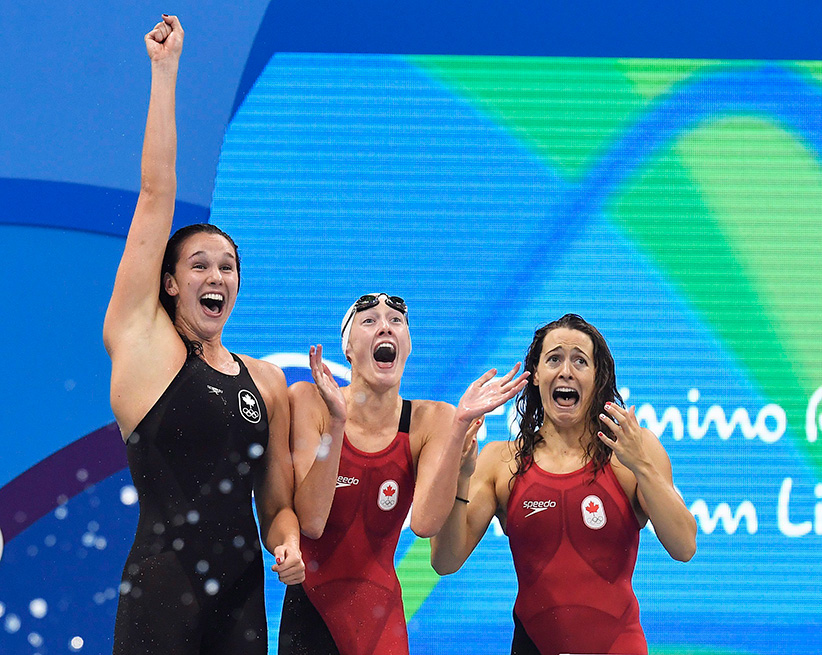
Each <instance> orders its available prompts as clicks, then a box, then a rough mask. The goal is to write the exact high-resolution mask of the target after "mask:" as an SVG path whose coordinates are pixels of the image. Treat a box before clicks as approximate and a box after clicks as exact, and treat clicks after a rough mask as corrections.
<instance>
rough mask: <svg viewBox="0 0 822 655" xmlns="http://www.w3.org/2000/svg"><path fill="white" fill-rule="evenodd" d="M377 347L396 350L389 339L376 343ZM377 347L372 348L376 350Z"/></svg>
mask: <svg viewBox="0 0 822 655" xmlns="http://www.w3.org/2000/svg"><path fill="white" fill-rule="evenodd" d="M377 348H390V349H391V350H396V348H394V344H393V343H391V342H390V341H383V342H382V343H378V344H377ZM377 348H375V349H374V350H376V349H377Z"/></svg>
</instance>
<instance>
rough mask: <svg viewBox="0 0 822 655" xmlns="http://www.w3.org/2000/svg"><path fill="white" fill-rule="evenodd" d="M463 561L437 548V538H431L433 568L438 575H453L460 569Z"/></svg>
mask: <svg viewBox="0 0 822 655" xmlns="http://www.w3.org/2000/svg"><path fill="white" fill-rule="evenodd" d="M460 566H462V562H460V561H459V560H457V559H456V558H454V557H452V556H450V554H449V553H447V552H443V550H442V549H440V548H437V544H436V540H434V539H432V540H431V568H432V569H434V570H435V571H436V572H437V575H451V574H452V573H456V572H457V571H459V570H460Z"/></svg>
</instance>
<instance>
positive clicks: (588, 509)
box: [585, 500, 599, 514]
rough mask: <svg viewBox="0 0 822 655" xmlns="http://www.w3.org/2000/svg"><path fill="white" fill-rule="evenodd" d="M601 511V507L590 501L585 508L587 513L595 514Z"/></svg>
mask: <svg viewBox="0 0 822 655" xmlns="http://www.w3.org/2000/svg"><path fill="white" fill-rule="evenodd" d="M598 509H599V505H597V504H596V503H595V502H594V501H593V500H589V501H588V505H587V506H586V507H585V511H586V512H590V513H591V514H593V513H594V512H596V511H597V510H598Z"/></svg>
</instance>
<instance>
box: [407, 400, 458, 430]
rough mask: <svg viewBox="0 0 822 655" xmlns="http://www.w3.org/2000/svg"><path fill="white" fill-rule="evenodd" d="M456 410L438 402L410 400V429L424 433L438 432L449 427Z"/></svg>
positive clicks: (447, 404) (451, 406)
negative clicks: (420, 430) (418, 429)
mask: <svg viewBox="0 0 822 655" xmlns="http://www.w3.org/2000/svg"><path fill="white" fill-rule="evenodd" d="M455 412H456V408H455V407H454V406H453V405H451V404H449V403H445V402H441V401H439V400H412V401H411V427H412V429H417V428H421V429H423V430H425V431H438V430H441V429H442V428H443V427H444V426H450V425H451V421H452V420H453V418H454V413H455Z"/></svg>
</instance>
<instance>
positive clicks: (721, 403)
mask: <svg viewBox="0 0 822 655" xmlns="http://www.w3.org/2000/svg"><path fill="white" fill-rule="evenodd" d="M821 74H822V66H820V65H818V64H809V63H801V62H781V63H772V62H771V63H769V62H756V61H736V62H730V61H706V60H649V59H631V60H623V59H566V58H521V57H507V58H506V57H457V56H450V57H445V56H444V57H436V56H420V57H409V56H403V57H400V56H377V55H363V56H356V55H321V54H316V55H307V54H277V55H275V56H274V57H273V58H272V59H271V60H270V62H269V63H268V66H267V67H266V68H265V70H264V71H263V73H262V74H261V75H260V77H259V78H258V80H257V83H256V85H255V86H254V88H253V89H252V90H251V92H250V93H249V94H248V95H247V97H246V99H245V102H244V104H243V105H242V107H241V108H240V109H239V111H238V112H237V113H236V115H235V117H234V120H233V122H232V124H231V125H230V126H229V128H228V130H227V133H226V138H225V142H224V145H223V148H222V152H221V156H220V163H219V167H218V171H217V180H216V185H215V191H214V199H213V203H212V221H213V222H215V223H216V224H218V225H220V226H221V227H223V228H224V229H226V230H227V231H228V232H229V233H231V234H232V235H234V236H235V237H236V238H237V239H238V241H239V243H240V244H241V247H242V257H243V271H244V279H245V280H247V285H246V282H245V281H244V285H246V286H244V290H243V294H244V300H243V301H242V303H241V304H239V305H238V307H237V309H236V311H235V315H234V316H233V318H232V321H231V322H230V323H229V327H228V330H227V334H228V338H229V340H230V341H231V342H232V343H236V344H237V347H238V348H239V350H241V351H245V352H249V353H251V354H254V355H256V356H260V357H270V358H271V359H272V360H273V361H278V362H279V363H280V364H281V365H283V366H284V367H286V370H287V373H288V375H289V379H290V380H292V381H293V380H295V379H301V378H305V377H306V368H305V363H304V360H305V356H306V353H307V350H308V346H309V344H312V343H323V344H324V347H325V352H326V356H327V358H328V359H330V360H331V361H332V362H335V363H336V364H338V365H340V366H341V367H342V365H343V364H344V363H345V361H344V358H343V356H342V353H341V351H340V346H339V322H340V319H341V317H342V315H343V313H344V312H345V309H346V308H347V307H348V305H349V304H350V303H351V301H352V300H353V299H354V298H356V297H358V296H359V295H360V294H362V293H365V292H371V291H386V292H389V293H391V294H397V295H401V296H403V297H404V298H406V299H407V301H408V303H409V308H410V323H411V330H412V337H413V343H414V350H413V353H412V355H411V358H410V360H409V363H408V367H407V369H406V374H405V378H404V381H403V387H402V394H403V395H404V396H405V397H409V398H434V399H442V400H447V401H450V402H453V403H455V402H456V401H457V400H458V399H459V397H460V395H461V393H462V391H463V390H464V388H465V387H466V386H467V385H468V384H469V383H470V382H471V381H472V380H473V379H475V378H476V377H477V376H478V375H479V374H480V373H482V372H484V371H485V370H486V369H488V368H490V367H492V366H493V367H498V368H499V369H501V370H502V369H507V367H510V366H511V365H512V364H513V363H514V362H516V361H519V360H521V359H522V358H523V356H524V353H525V349H526V348H527V346H528V344H529V343H530V340H531V337H532V335H533V332H534V329H535V328H536V327H538V326H540V325H543V324H545V323H546V322H548V321H550V320H553V319H556V318H558V317H559V316H560V315H562V314H564V313H566V312H577V313H579V314H581V315H582V316H584V317H585V318H586V319H588V320H589V321H590V322H592V323H594V324H595V325H597V326H598V327H599V328H600V330H601V331H602V332H603V334H604V335H605V337H606V339H607V340H608V342H609V344H610V346H611V348H612V350H613V353H614V356H615V359H616V362H617V382H618V384H619V386H620V388H621V390H622V395H623V397H624V398H626V399H627V402H628V404H629V405H636V407H637V411H638V414H639V416H640V419H641V420H642V422H643V424H644V425H646V426H647V427H649V428H650V429H651V430H653V431H654V432H656V433H657V434H658V435H659V437H660V439H661V441H662V443H663V444H664V446H665V448H666V450H667V451H668V453H669V455H670V457H671V461H672V465H673V470H674V482H675V484H676V486H677V488H678V490H679V491H680V493H681V494H682V496H683V498H684V500H685V503H686V504H687V506H688V507H689V508H690V509H691V511H692V512H693V514H694V515H695V516H696V517H697V520H698V524H699V534H698V551H697V555H696V557H695V558H694V559H693V560H692V561H691V562H689V563H687V564H682V563H678V562H674V561H673V560H671V559H670V558H669V557H668V555H667V554H666V553H665V551H664V550H663V549H662V547H661V546H660V545H659V543H658V541H657V540H656V538H655V537H654V535H653V534H652V533H651V530H650V529H645V530H643V533H642V539H641V550H640V555H639V560H638V564H637V571H636V574H635V578H634V580H635V587H636V590H637V594H638V596H639V600H640V608H641V616H642V622H643V625H644V627H645V629H646V632H647V636H648V640H649V644H650V647H651V650H652V652H654V653H677V654H680V655H681V654H684V653H691V652H693V653H726V654H727V653H763V654H764V653H774V652H792V653H815V652H817V649H818V644H817V643H815V641H816V640H815V639H812V638H811V637H812V635H814V634H815V635H817V636H818V634H819V630H820V622H819V619H818V616H819V612H818V610H816V609H815V608H818V607H820V605H821V604H822V585H819V584H818V582H819V575H818V574H819V560H818V549H819V547H820V545H822V541H820V539H822V537H821V536H820V535H822V503H820V499H822V484H820V483H819V482H818V481H819V479H820V477H819V472H820V464H822V457H820V454H822V451H820V449H819V445H818V441H817V439H818V434H819V430H820V427H821V426H822V423H820V416H821V415H822V414H821V413H820V412H819V410H818V405H819V403H820V398H822V311H820V303H819V297H820V296H819V294H820V289H822V264H820V261H819V258H818V244H819V243H822V160H821V159H820V155H821V153H820V145H822V129H821V128H822V122H820V118H821V117H822V112H820V109H822V103H820V100H822V93H820V92H822V86H821V85H822V76H821ZM301 358H302V360H301ZM341 375H343V374H342V373H341ZM514 419H515V417H514V412H513V403H509V406H507V407H506V408H504V410H503V411H500V412H499V413H498V414H496V415H493V416H490V417H489V418H488V421H487V424H486V427H487V430H486V431H485V433H484V434H483V435H482V438H483V441H485V442H486V443H487V442H488V441H490V440H497V439H508V438H510V436H511V434H512V431H513V432H515V430H516V426H515V424H514ZM481 445H482V441H481ZM427 561H428V544H427V542H426V541H424V540H419V539H414V538H413V536H412V534H411V533H410V531H409V530H406V531H405V532H404V536H403V540H402V542H401V548H400V552H399V553H398V569H399V571H400V573H401V580H402V583H403V589H404V594H405V600H406V613H407V615H408V619H409V632H410V635H411V641H412V651H413V652H415V653H420V654H422V653H431V654H434V653H453V652H458V651H459V652H463V653H478V654H479V653H504V652H507V648H508V647H509V644H510V635H511V631H512V621H511V609H512V604H513V598H514V596H515V593H516V583H515V578H514V573H513V567H512V565H511V562H510V554H509V550H508V546H507V539H506V537H505V536H504V535H503V534H502V531H501V530H500V529H499V526H498V525H492V527H491V528H490V529H489V531H488V533H487V535H486V536H485V538H484V539H483V541H482V542H481V544H480V546H479V547H478V548H477V550H476V551H475V552H474V554H473V555H472V556H471V558H470V559H469V561H468V563H467V564H466V566H465V567H464V569H463V570H462V571H460V572H459V573H457V574H455V575H453V576H448V577H445V578H442V579H440V578H438V576H437V575H436V574H435V573H434V572H433V571H431V569H430V567H429V566H428V563H427ZM274 593H275V592H274V591H273V590H272V599H273V595H274ZM272 605H273V609H272V611H271V613H270V621H271V624H272V625H276V623H277V620H278V607H277V603H276V602H272Z"/></svg>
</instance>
